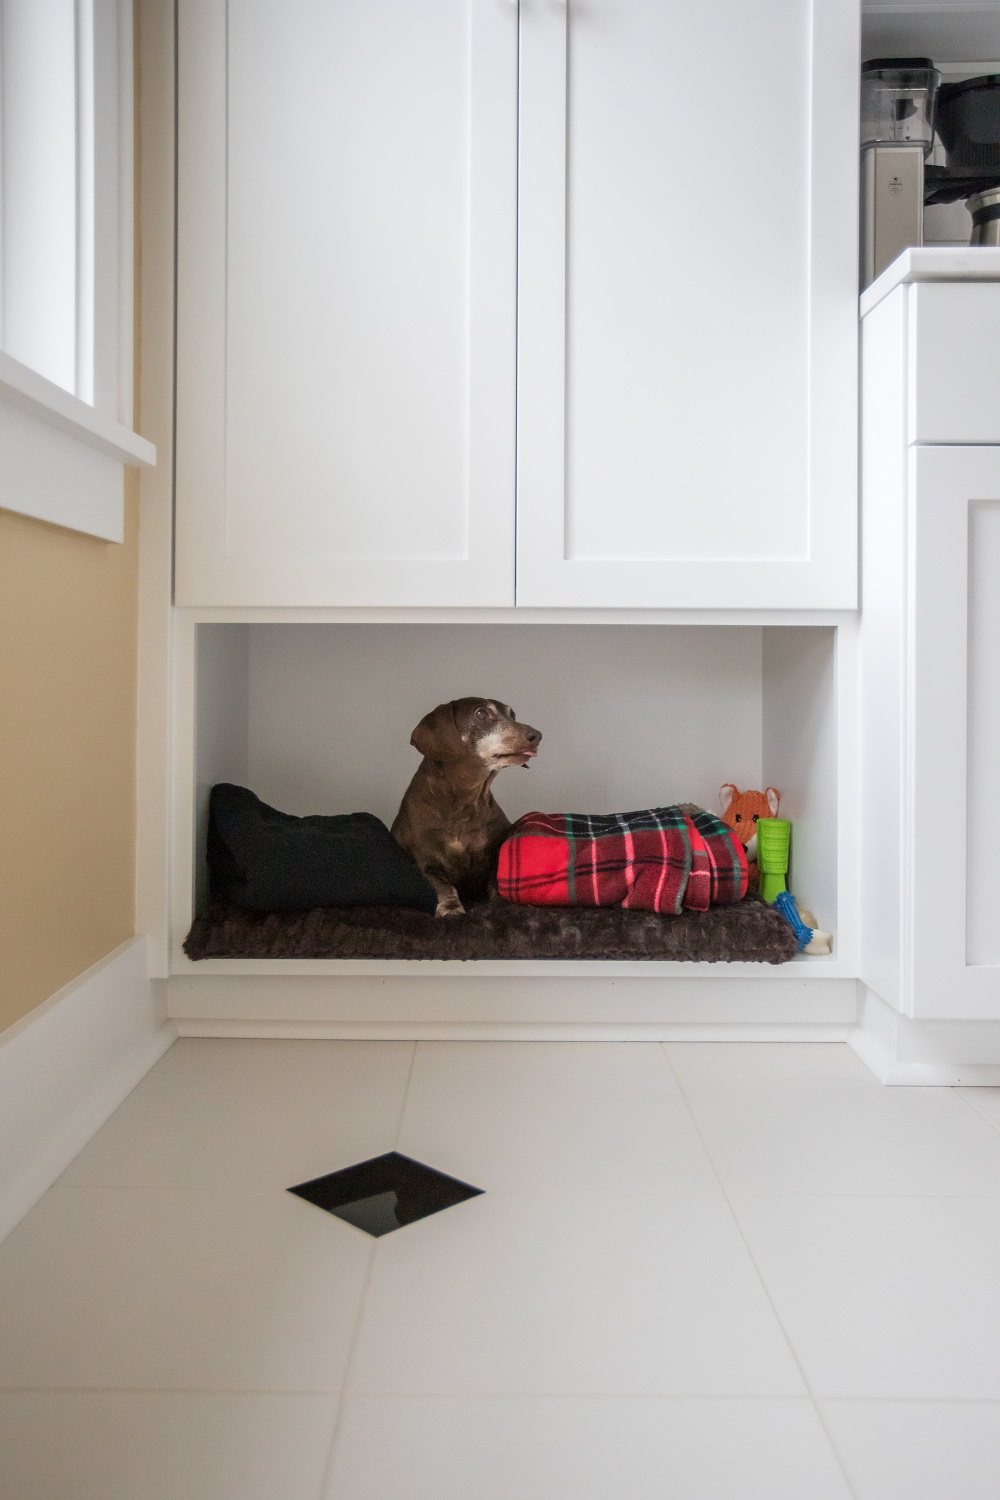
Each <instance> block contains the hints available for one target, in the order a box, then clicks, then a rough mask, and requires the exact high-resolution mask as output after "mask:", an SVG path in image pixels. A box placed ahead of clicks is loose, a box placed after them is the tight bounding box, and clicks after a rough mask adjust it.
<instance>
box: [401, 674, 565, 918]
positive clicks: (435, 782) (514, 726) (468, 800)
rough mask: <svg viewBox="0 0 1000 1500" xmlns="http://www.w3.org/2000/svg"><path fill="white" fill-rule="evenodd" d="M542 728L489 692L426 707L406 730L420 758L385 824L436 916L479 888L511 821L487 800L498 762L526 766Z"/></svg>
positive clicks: (447, 913) (453, 911)
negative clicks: (427, 888) (425, 886)
mask: <svg viewBox="0 0 1000 1500" xmlns="http://www.w3.org/2000/svg"><path fill="white" fill-rule="evenodd" d="M541 738H542V736H541V734H540V733H539V731H538V730H537V729H532V727H531V725H530V724H519V723H518V722H517V719H516V717H515V715H514V710H513V709H512V708H509V707H508V706H507V704H506V703H500V702H499V701H498V700H497V699H496V698H456V699H455V700H454V701H453V702H451V703H441V704H439V705H438V707H437V708H435V709H434V710H433V712H432V713H429V714H425V716H424V717H423V718H422V719H421V720H420V723H419V724H418V725H417V727H416V729H415V730H414V731H413V733H412V735H411V736H410V744H411V745H413V746H414V748H415V749H417V750H419V751H420V753H421V755H422V756H423V757H424V759H423V761H422V762H421V764H420V766H419V768H418V770H417V773H416V775H415V776H414V778H413V780H412V781H411V782H410V785H409V786H408V787H407V789H406V794H405V796H404V797H403V800H402V802H401V804H400V808H399V812H398V813H397V814H396V819H395V822H394V823H393V825H392V834H393V837H394V838H395V839H396V841H397V843H399V844H401V845H402V847H403V848H404V849H405V850H406V852H407V853H408V854H409V855H411V857H412V858H413V859H414V860H416V862H417V864H418V865H419V867H420V869H421V871H422V872H423V874H424V875H425V876H426V877H427V879H428V880H429V881H430V883H431V885H432V886H433V887H434V891H435V894H436V896H437V910H436V911H435V913H434V915H435V916H436V917H460V916H461V915H462V914H463V913H464V911H465V907H464V906H463V905H462V900H461V896H460V895H459V892H462V894H463V895H465V896H466V897H472V896H480V895H485V894H486V892H487V890H488V888H489V885H490V882H491V881H492V880H493V879H494V878H495V876H496V868H497V851H498V850H499V848H500V845H501V844H502V843H503V840H504V837H505V835H506V833H507V830H508V828H509V827H510V823H509V822H508V821H507V819H506V818H505V817H504V815H503V812H502V811H501V809H500V808H499V807H498V806H497V804H496V802H495V801H494V799H493V793H492V792H491V791H490V787H491V786H492V784H493V778H494V777H495V776H496V774H497V772H498V771H502V770H503V768H504V766H527V764H528V762H529V761H530V760H531V759H532V758H533V757H534V756H535V755H537V753H538V746H539V744H540V743H541Z"/></svg>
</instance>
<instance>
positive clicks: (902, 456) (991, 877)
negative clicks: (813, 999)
mask: <svg viewBox="0 0 1000 1500" xmlns="http://www.w3.org/2000/svg"><path fill="white" fill-rule="evenodd" d="M945 253H946V252H945ZM926 254H927V252H924V255H925V256H926ZM998 269H1000V268H998ZM998 299H1000V285H998V284H992V285H991V284H986V285H982V286H975V285H950V284H944V285H940V286H928V285H906V284H903V285H901V286H899V287H898V288H897V289H896V290H895V291H893V292H892V293H891V294H890V295H889V296H888V297H886V298H885V300H883V301H881V302H880V303H879V304H878V305H877V306H876V307H875V308H874V310H873V311H872V312H871V313H870V314H869V315H868V317H867V318H866V320H865V328H864V339H863V343H864V377H863V379H864V401H863V411H864V437H863V441H864V480H863V513H864V538H863V555H864V559H865V563H864V574H863V587H862V604H863V614H862V645H861V662H862V700H861V749H862V753H861V784H862V805H861V845H860V848H861V869H862V918H861V924H862V978H863V979H864V980H865V982H866V983H867V984H868V985H869V986H870V987H871V988H872V989H873V990H874V991H875V992H876V993H877V994H879V995H881V997H882V998H883V999H884V1000H887V1001H888V1002H889V1003H890V1004H892V1005H894V1006H895V1007H896V1008H897V1009H898V1010H901V1011H903V1012H904V1013H905V1014H907V1015H911V1016H914V1017H917V1018H920V1019H962V1020H985V1019H997V1018H1000V917H998V913H1000V863H998V861H997V857H996V847H995V839H994V834H993V828H992V809H993V805H994V802H995V796H996V792H995V785H996V779H997V776H998V774H1000V697H998V694H997V681H998V677H1000V594H998V592H997V587H996V580H997V578H998V577H1000V403H998V402H997V401H996V400H994V402H993V405H992V411H991V412H990V411H989V410H988V408H987V406H986V405H985V404H984V401H983V394H984V391H988V390H989V389H990V388H991V387H992V389H993V391H994V392H996V390H997V376H996V370H995V368H994V367H993V366H994V365H995V361H994V360H993V359H992V356H991V355H990V353H989V348H990V345H991V343H992V342H993V341H994V340H995V339H996V337H997V336H998V334H1000V300H998ZM977 306H978V314H979V315H978V318H976V319H975V323H974V326H975V330H976V338H975V339H974V340H969V339H968V338H966V337H965V334H964V330H965V328H966V326H967V324H966V319H967V318H968V317H969V316H973V317H975V309H976V307H977ZM949 311H954V313H955V319H956V321H955V322H954V323H952V322H951V321H950V318H949V316H948V315H947V314H948V313H949ZM925 385H930V386H931V388H932V389H937V390H938V392H939V394H940V400H939V402H938V403H936V404H935V405H933V406H932V405H931V404H929V402H928V399H927V393H926V391H925V390H924V389H923V387H924V386H925ZM921 435H933V437H932V440H931V441H929V442H928V441H926V440H924V441H919V440H916V439H919V438H920V436H921ZM970 437H974V439H975V441H974V442H970V441H969V438H970ZM987 442H989V443H990V444H991V445H990V446H986V445H985V444H986V443H987ZM963 443H964V444H965V445H964V446H963Z"/></svg>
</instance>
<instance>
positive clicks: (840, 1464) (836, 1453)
mask: <svg viewBox="0 0 1000 1500" xmlns="http://www.w3.org/2000/svg"><path fill="white" fill-rule="evenodd" d="M659 1046H660V1052H661V1055H662V1057H663V1062H664V1064H665V1066H666V1068H667V1069H668V1071H669V1073H670V1075H671V1077H672V1078H673V1080H674V1082H675V1083H676V1085H677V1088H678V1090H679V1091H680V1095H681V1098H682V1099H683V1101H684V1107H685V1109H686V1110H687V1112H688V1117H689V1118H690V1120H691V1124H692V1125H693V1127H694V1130H695V1134H696V1135H697V1137H698V1140H699V1141H700V1142H701V1147H702V1150H703V1151H704V1153H705V1155H706V1157H707V1158H708V1162H709V1165H710V1167H711V1168H712V1173H713V1175H714V1177H715V1180H716V1182H717V1183H718V1184H719V1190H720V1192H721V1193H722V1196H723V1198H724V1199H725V1203H726V1207H727V1209H728V1210H729V1214H730V1217H731V1218H732V1221H733V1223H734V1224H735V1226H736V1232H737V1234H738V1235H739V1237H740V1239H741V1240H742V1242H743V1245H744V1247H745V1249H746V1252H747V1255H748V1256H749V1257H750V1264H751V1265H752V1266H753V1268H754V1272H755V1273H756V1276H757V1280H758V1282H759V1283H760V1287H761V1290H762V1291H763V1293H764V1296H765V1297H766V1298H767V1302H768V1306H769V1307H770V1309H771V1312H772V1313H773V1315H774V1319H775V1322H776V1323H777V1325H778V1327H779V1328H780V1329H781V1336H782V1338H783V1339H784V1340H785V1344H786V1346H787V1348H788V1352H789V1354H791V1356H792V1359H793V1360H794V1362H795V1366H796V1368H797V1370H798V1372H799V1375H800V1377H801V1380H802V1384H803V1385H804V1386H805V1388H806V1392H807V1393H808V1397H809V1401H810V1403H811V1404H812V1408H813V1411H814V1412H815V1413H816V1419H817V1421H818V1422H819V1425H820V1428H821V1429H822V1432H823V1435H824V1437H825V1438H826V1441H827V1446H828V1447H829V1449H830V1452H831V1453H832V1454H833V1458H834V1462H835V1463H836V1465H837V1468H838V1470H839V1471H840V1474H841V1476H842V1478H843V1480H844V1483H845V1485H846V1486H847V1492H848V1494H850V1495H853V1496H854V1497H855V1500H857V1494H858V1492H857V1490H856V1489H855V1487H854V1485H853V1483H852V1482H851V1477H850V1475H849V1474H848V1472H847V1468H846V1466H845V1464H844V1460H843V1458H842V1457H841V1454H840V1450H839V1448H838V1447H837V1445H836V1443H835V1442H834V1440H833V1434H832V1433H831V1431H830V1429H829V1427H828V1426H827V1424H826V1421H825V1419H824V1416H823V1413H822V1411H821V1409H820V1405H819V1402H818V1401H817V1399H816V1393H815V1391H814V1390H813V1388H812V1382H811V1381H810V1379H809V1377H808V1375H807V1374H806V1371H805V1366H804V1365H803V1363H802V1361H801V1359H800V1358H799V1354H798V1351H797V1349H796V1348H795V1345H794V1344H793V1343H792V1340H791V1337H790V1335H789V1333H788V1329H787V1328H786V1327H785V1324H784V1320H783V1319H782V1317H781V1314H780V1313H779V1312H778V1308H777V1305H776V1303H775V1300H774V1298H773V1297H772V1295H771V1289H770V1287H769V1286H768V1285H767V1282H766V1281H765V1280H764V1276H763V1273H762V1271H761V1269H760V1266H759V1265H758V1264H757V1258H756V1256H755V1255H754V1253H753V1250H752V1249H751V1247H750V1242H749V1240H748V1239H747V1237H746V1234H745V1233H744V1230H743V1225H742V1224H741V1223H740V1221H739V1218H738V1217H737V1214H736V1210H735V1208H734V1207H733V1204H732V1200H731V1199H730V1197H729V1193H728V1190H727V1188H726V1184H725V1183H724V1182H723V1180H722V1177H721V1175H720V1173H719V1169H718V1168H717V1166H716V1165H715V1158H714V1157H713V1155H712V1153H711V1151H709V1149H708V1142H707V1141H706V1140H705V1138H704V1136H703V1135H702V1133H701V1126H700V1125H699V1124H698V1121H697V1119H696V1117H695V1113H694V1110H693V1109H692V1108H691V1101H690V1100H689V1099H688V1096H687V1090H686V1089H685V1087H684V1081H683V1079H682V1078H681V1076H680V1074H679V1073H678V1072H677V1069H676V1068H675V1067H674V1065H673V1063H672V1062H671V1061H670V1055H669V1053H668V1052H667V1047H666V1044H665V1043H664V1042H661V1043H660V1044H659Z"/></svg>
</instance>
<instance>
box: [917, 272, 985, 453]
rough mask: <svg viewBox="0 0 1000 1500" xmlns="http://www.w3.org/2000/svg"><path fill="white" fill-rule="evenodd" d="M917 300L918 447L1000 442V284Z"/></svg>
mask: <svg viewBox="0 0 1000 1500" xmlns="http://www.w3.org/2000/svg"><path fill="white" fill-rule="evenodd" d="M909 296H910V322H909V334H910V361H909V386H910V397H909V413H908V416H909V424H908V425H909V438H910V442H912V443H924V444H931V443H981V444H993V443H1000V282H992V281H989V282H957V281H949V282H941V283H939V284H937V285H935V284H933V283H931V284H926V285H923V286H914V287H911V288H910V293H909Z"/></svg>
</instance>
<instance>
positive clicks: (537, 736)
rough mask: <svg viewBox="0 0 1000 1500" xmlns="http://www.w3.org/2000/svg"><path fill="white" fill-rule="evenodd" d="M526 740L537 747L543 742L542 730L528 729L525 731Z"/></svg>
mask: <svg viewBox="0 0 1000 1500" xmlns="http://www.w3.org/2000/svg"><path fill="white" fill-rule="evenodd" d="M524 738H525V739H526V740H527V741H528V744H529V745H537V744H539V743H540V742H541V738H542V733H541V730H540V729H530V728H529V729H526V730H525V731H524Z"/></svg>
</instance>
